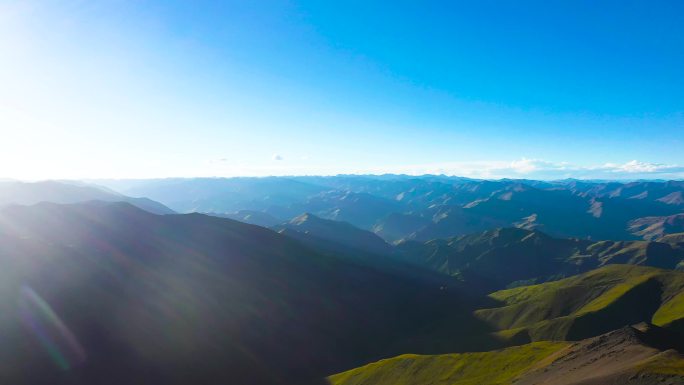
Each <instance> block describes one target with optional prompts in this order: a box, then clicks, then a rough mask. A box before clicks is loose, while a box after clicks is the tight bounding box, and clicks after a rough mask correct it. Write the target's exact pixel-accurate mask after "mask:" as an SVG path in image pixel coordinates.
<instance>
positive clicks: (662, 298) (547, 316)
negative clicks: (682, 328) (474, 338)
mask: <svg viewBox="0 0 684 385" xmlns="http://www.w3.org/2000/svg"><path fill="white" fill-rule="evenodd" d="M490 297H491V298H493V299H495V300H497V301H500V306H498V307H492V308H488V309H481V310H477V311H476V315H477V316H478V317H479V318H481V319H483V320H485V321H486V322H488V323H490V324H491V325H492V326H494V327H495V328H497V329H499V330H500V331H499V332H498V335H499V336H500V337H501V338H503V339H508V340H513V341H516V342H525V341H539V340H578V339H582V338H587V337H591V336H595V335H598V334H601V333H604V332H607V331H609V330H613V329H616V328H619V327H621V326H624V325H628V324H633V323H637V322H643V321H646V322H652V323H654V324H656V325H659V326H676V325H677V322H679V321H678V320H682V319H684V273H681V272H677V271H670V270H661V269H656V268H649V267H641V266H629V265H611V266H606V267H603V268H600V269H597V270H593V271H590V272H588V273H585V274H581V275H578V276H574V277H570V278H567V279H563V280H560V281H555V282H548V283H544V284H540V285H532V286H525V287H519V288H515V289H508V290H501V291H497V292H495V293H493V294H491V295H490Z"/></svg>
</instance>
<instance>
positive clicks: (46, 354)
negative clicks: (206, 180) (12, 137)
mask: <svg viewBox="0 0 684 385" xmlns="http://www.w3.org/2000/svg"><path fill="white" fill-rule="evenodd" d="M0 245H2V247H0V265H1V266H2V269H1V270H0V339H2V340H1V341H0V342H1V343H0V382H2V383H12V384H76V385H79V384H93V383H98V384H121V383H126V384H150V383H155V384H188V383H193V384H197V383H239V384H290V383H297V384H300V383H304V382H306V381H308V380H315V379H317V378H322V377H323V376H325V375H328V374H330V373H334V372H336V371H341V370H344V369H346V368H349V367H354V366H358V365H361V364H363V363H365V362H369V361H372V360H376V359H379V358H382V357H387V356H391V355H396V354H400V353H402V352H406V351H416V352H424V353H431V352H432V353H437V352H447V351H464V350H473V349H488V348H491V347H492V346H495V342H494V341H492V340H491V339H490V338H489V337H488V331H489V328H488V327H487V326H486V325H485V324H484V323H482V322H481V321H478V320H476V319H475V318H473V317H472V315H471V311H472V310H471V305H468V304H466V303H464V302H463V300H462V299H461V297H462V296H461V295H459V292H458V290H457V288H454V287H453V286H450V281H449V280H448V279H447V280H445V281H441V282H440V281H439V280H436V279H435V277H434V276H433V277H431V278H430V279H419V278H417V277H403V276H401V275H398V274H397V273H396V272H395V271H383V270H381V269H377V268H371V267H367V266H361V265H358V264H355V263H353V262H352V261H349V260H347V259H340V258H336V257H334V256H331V255H324V254H320V253H317V252H315V251H312V250H311V249H310V248H307V247H305V246H303V245H302V244H301V243H299V242H296V241H294V240H292V239H290V238H287V237H285V236H282V235H279V234H277V233H275V232H273V231H270V230H267V229H264V228H261V227H258V226H252V225H246V224H243V223H239V222H236V221H232V220H227V219H221V218H215V217H210V216H205V215H200V214H189V215H164V216H158V215H153V214H150V213H147V212H145V211H142V210H139V209H137V208H135V207H133V206H131V205H129V204H125V203H90V204H78V205H57V204H47V203H43V204H39V205H35V206H31V207H23V206H10V207H7V208H4V209H2V210H0ZM453 325H459V327H458V328H454V327H453ZM435 346H439V348H435Z"/></svg>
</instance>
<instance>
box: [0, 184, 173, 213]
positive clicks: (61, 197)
mask: <svg viewBox="0 0 684 385" xmlns="http://www.w3.org/2000/svg"><path fill="white" fill-rule="evenodd" d="M87 201H103V202H128V203H130V204H132V205H134V206H136V207H139V208H141V209H143V210H146V211H149V212H151V213H154V214H173V213H174V211H173V210H171V209H170V208H168V207H166V206H164V205H163V204H161V203H159V202H155V201H153V200H151V199H148V198H132V197H129V196H125V195H122V194H119V193H117V192H114V191H112V190H108V189H106V188H104V187H100V186H95V185H87V184H74V183H72V182H59V181H44V182H31V183H28V182H16V181H7V182H0V207H2V206H6V205H10V204H18V205H33V204H36V203H40V202H53V203H66V204H69V203H79V202H87Z"/></svg>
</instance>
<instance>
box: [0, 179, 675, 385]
mask: <svg viewBox="0 0 684 385" xmlns="http://www.w3.org/2000/svg"><path fill="white" fill-rule="evenodd" d="M97 182H98V183H104V184H105V185H106V186H107V187H99V186H98V185H94V184H92V181H90V182H88V183H76V182H68V181H67V182H64V181H62V182H40V183H22V182H6V183H8V184H7V185H0V197H2V200H0V267H1V268H0V383H11V384H57V385H61V384H69V385H80V384H92V383H97V384H120V383H126V384H150V383H155V384H214V383H239V384H246V385H250V384H254V385H261V384H264V385H267V384H268V385H270V384H274V385H275V384H279V385H294V384H305V385H306V384H310V385H323V384H335V385H337V384H340V385H351V384H380V385H382V384H416V385H418V384H421V385H423V384H514V383H515V384H549V385H561V384H567V385H571V384H573V385H579V384H585V385H589V384H616V385H617V384H638V385H650V384H680V383H684V356H682V353H683V352H684V272H683V271H681V270H682V269H683V268H684V263H683V262H682V261H683V260H684V233H683V232H681V231H680V228H679V227H678V226H679V224H678V223H679V222H678V219H677V218H678V216H679V215H680V214H682V207H681V205H680V203H678V199H677V196H678V195H677V192H678V191H681V183H679V182H633V183H617V182H605V181H601V182H580V181H572V180H568V181H557V182H542V181H529V180H524V181H523V180H501V181H480V180H471V179H466V178H452V177H441V176H423V177H417V178H416V177H407V176H396V175H385V176H338V177H293V178H235V179H219V178H217V179H188V180H153V181H150V180H136V181H125V180H124V181H111V182H110V183H107V181H97ZM3 183H5V182H3ZM677 189H679V190H677ZM115 191H117V192H115ZM147 193H149V195H148V194H147ZM132 197H137V198H132ZM152 199H155V200H152ZM156 200H159V201H161V202H162V203H157V201H156ZM199 211H202V212H204V213H200V212H199ZM177 212H182V214H178V213H177ZM656 218H658V219H656ZM250 222H251V223H250ZM414 225H415V226H414ZM678 231H679V232H678ZM604 236H605V237H604Z"/></svg>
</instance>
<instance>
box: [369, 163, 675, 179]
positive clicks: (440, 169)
mask: <svg viewBox="0 0 684 385" xmlns="http://www.w3.org/2000/svg"><path fill="white" fill-rule="evenodd" d="M371 171H373V172H378V173H383V172H391V173H403V174H411V175H421V174H446V175H456V176H465V177H471V178H484V179H500V178H528V179H544V180H552V179H565V178H577V179H656V178H658V179H682V178H684V166H679V165H666V164H660V163H648V162H640V161H636V160H632V161H629V162H626V163H606V164H602V165H589V166H580V165H575V164H572V163H568V162H550V161H546V160H543V159H529V158H521V159H518V160H513V161H473V162H449V163H440V164H426V165H413V166H408V167H397V168H391V169H384V170H371Z"/></svg>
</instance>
